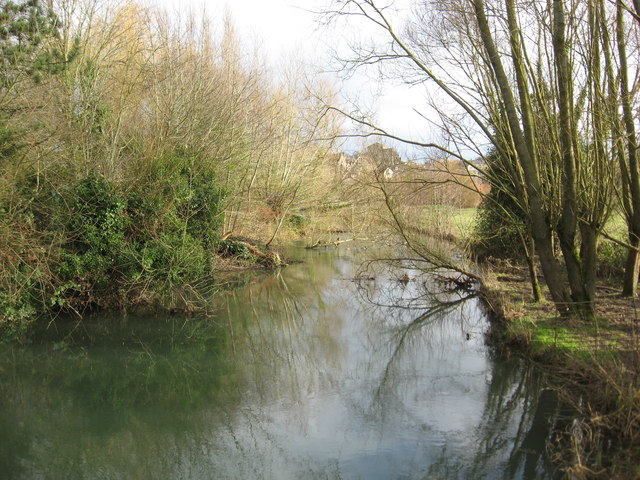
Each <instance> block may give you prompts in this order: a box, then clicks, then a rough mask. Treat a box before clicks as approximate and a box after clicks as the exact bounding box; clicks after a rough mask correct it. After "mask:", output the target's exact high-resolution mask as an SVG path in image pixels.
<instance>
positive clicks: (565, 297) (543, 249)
mask: <svg viewBox="0 0 640 480" xmlns="http://www.w3.org/2000/svg"><path fill="white" fill-rule="evenodd" d="M507 2H508V3H509V4H510V8H513V0H507ZM473 6H474V10H475V16H476V20H477V21H478V29H479V31H480V38H481V40H482V44H483V46H484V48H485V50H486V52H487V55H488V58H489V62H490V64H491V68H492V70H493V73H494V75H495V80H496V83H497V87H498V89H499V92H500V97H501V100H502V103H503V106H504V112H505V115H506V122H507V124H508V125H509V130H510V132H511V136H512V139H513V143H514V148H515V150H516V154H517V158H518V162H519V163H520V166H521V167H522V171H523V175H524V181H525V190H526V193H527V201H528V208H529V215H530V217H531V233H532V237H533V240H534V245H535V248H536V252H537V254H538V258H539V260H540V265H541V267H542V271H543V273H544V278H545V282H546V284H547V286H548V287H549V293H550V294H551V298H552V299H553V302H554V303H555V305H556V308H557V310H558V312H560V313H561V314H562V315H567V314H570V313H571V310H572V307H571V306H572V301H571V297H570V296H569V293H568V291H567V282H566V277H565V276H564V274H563V268H562V266H561V264H560V263H559V262H558V260H557V259H556V258H555V256H554V254H553V247H552V243H551V238H552V230H551V227H550V225H549V223H548V219H547V215H546V213H545V210H544V207H543V201H542V197H541V188H540V181H539V178H538V171H537V164H536V161H535V156H534V155H535V150H534V149H532V148H530V147H531V146H530V145H527V142H526V139H525V135H524V133H523V131H522V128H521V127H520V120H519V114H518V110H517V108H516V104H515V100H514V96H513V92H512V91H511V86H510V84H509V79H508V77H507V75H506V73H505V70H504V67H503V65H502V62H501V60H500V53H499V52H498V49H497V47H496V45H495V43H494V41H493V37H492V32H491V27H490V25H489V22H488V21H487V17H486V14H485V11H484V2H483V1H482V0H474V2H473ZM516 34H517V32H516ZM513 53H514V54H517V53H518V52H513Z"/></svg>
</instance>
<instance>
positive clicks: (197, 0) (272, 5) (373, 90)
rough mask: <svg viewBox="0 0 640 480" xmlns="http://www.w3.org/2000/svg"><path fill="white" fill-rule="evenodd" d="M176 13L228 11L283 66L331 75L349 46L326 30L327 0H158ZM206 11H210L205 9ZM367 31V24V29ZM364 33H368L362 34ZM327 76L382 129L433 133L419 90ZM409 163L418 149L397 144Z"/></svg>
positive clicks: (339, 33)
mask: <svg viewBox="0 0 640 480" xmlns="http://www.w3.org/2000/svg"><path fill="white" fill-rule="evenodd" d="M153 2H155V3H157V4H159V5H161V6H164V7H166V8H168V9H169V10H170V11H172V10H189V9H193V11H195V12H202V11H206V12H207V13H208V15H210V16H211V17H212V19H213V20H214V22H215V21H216V19H220V18H222V16H223V14H224V12H225V11H228V12H229V13H230V14H231V18H232V19H233V23H234V25H235V27H236V29H237V32H238V33H239V35H240V37H241V38H242V39H243V40H244V41H246V42H247V44H249V45H258V46H259V51H260V52H262V53H263V54H264V55H266V56H267V58H268V59H269V61H270V62H273V64H274V65H277V64H278V63H279V61H280V60H281V59H282V58H287V57H288V56H294V55H295V56H298V57H303V58H306V59H307V60H309V61H311V62H313V63H315V64H316V65H315V66H316V67H320V68H321V69H323V70H327V71H328V70H330V69H331V67H330V61H331V58H330V57H331V50H332V48H336V46H339V45H343V46H344V45H345V42H346V38H347V37H348V36H349V34H350V33H352V32H349V31H348V30H345V29H342V30H338V29H334V30H328V29H327V28H324V29H323V28H320V27H319V25H318V16H317V15H316V14H314V11H318V10H320V9H321V8H322V6H323V5H326V4H327V0H152V3H153ZM203 7H204V8H203ZM365 27H366V25H365ZM359 28H362V26H359ZM358 33H362V32H358ZM326 75H328V76H329V78H330V79H331V80H332V81H333V82H334V83H335V84H336V86H337V88H338V90H339V92H340V93H341V94H342V96H343V100H349V99H352V98H355V97H358V101H359V102H362V103H364V104H365V105H366V106H367V107H368V108H372V109H373V110H374V111H375V112H376V116H377V120H378V121H379V123H380V124H382V126H383V127H384V128H385V129H386V130H388V131H393V132H394V133H396V134H398V135H400V136H405V137H413V138H417V137H422V138H420V139H421V140H424V139H425V138H424V135H421V131H420V129H421V128H422V129H423V130H422V131H423V132H424V129H425V128H428V126H427V125H426V122H424V120H423V119H421V118H420V117H419V116H417V114H415V113H414V111H413V108H414V106H415V105H416V104H417V103H418V99H417V95H416V92H415V91H410V90H409V88H408V87H406V86H391V85H385V86H383V87H382V88H380V87H379V86H377V85H375V84H374V82H373V81H372V80H371V79H369V78H367V77H365V76H364V75H356V76H355V77H353V78H351V79H349V80H347V81H345V80H344V79H343V78H341V76H340V75H338V74H332V73H327V74H326ZM361 144H362V142H361V141H360V140H357V141H356V140H354V141H350V142H347V144H346V146H345V149H346V150H351V151H353V150H356V149H358V148H360V147H361ZM393 146H394V147H396V149H398V151H399V152H400V153H401V155H402V156H403V157H405V158H407V157H414V156H418V155H419V153H418V152H417V151H415V150H414V149H410V148H407V147H405V146H403V145H401V144H397V143H395V144H393Z"/></svg>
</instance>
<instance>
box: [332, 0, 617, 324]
mask: <svg viewBox="0 0 640 480" xmlns="http://www.w3.org/2000/svg"><path fill="white" fill-rule="evenodd" d="M594 5H596V4H595V2H591V1H590V2H577V1H567V0H552V1H549V2H542V1H534V2H527V3H526V5H525V4H524V3H520V2H516V1H515V0H488V1H485V0H425V1H420V2H415V3H414V7H415V9H414V17H413V18H414V21H413V22H412V23H409V24H408V25H407V26H406V28H405V29H404V30H401V29H396V28H395V24H394V16H393V13H392V10H391V6H390V5H382V3H381V2H379V1H376V0H349V1H334V2H332V4H331V7H330V8H329V10H330V12H331V14H333V15H334V16H335V17H338V18H352V19H365V20H367V21H368V22H370V24H372V25H374V26H375V27H376V28H377V29H378V32H379V33H382V34H384V39H385V40H384V41H382V42H378V43H372V44H368V45H367V46H366V47H365V48H359V49H356V50H354V53H355V54H356V55H355V56H353V57H351V58H350V59H349V60H348V62H347V63H346V64H345V65H347V66H351V67H359V66H365V65H371V64H375V65H376V66H378V67H380V69H381V70H382V71H383V72H384V71H387V72H388V71H392V72H394V73H395V74H396V78H398V76H399V78H401V79H402V80H404V81H405V82H407V83H408V84H412V85H416V84H420V85H426V86H427V88H430V92H431V94H432V95H433V94H434V93H435V94H436V95H439V96H441V97H446V98H448V99H449V105H450V104H454V105H456V106H457V107H458V112H456V114H450V113H449V112H448V111H447V110H446V109H443V108H439V109H437V112H438V114H439V115H440V120H442V122H443V123H447V125H446V132H447V134H448V140H450V141H451V140H453V141H457V142H459V141H460V140H461V139H466V140H468V145H471V146H477V145H478V144H481V143H482V142H483V141H482V140H478V138H482V139H484V141H488V143H489V144H491V145H492V146H493V147H494V148H495V149H496V151H498V152H499V153H500V154H501V155H502V157H503V158H505V159H512V164H511V165H509V166H508V168H507V169H505V171H507V172H509V174H510V175H511V184H513V185H516V188H515V191H513V192H507V193H509V194H512V195H514V196H515V197H516V198H515V200H516V201H517V203H518V205H520V206H521V207H522V211H523V215H524V217H525V218H523V219H522V220H523V223H524V224H525V225H526V227H527V231H528V232H529V234H530V236H531V238H532V239H533V244H534V246H535V251H536V253H537V257H538V259H539V262H540V266H541V268H542V270H543V273H544V279H545V282H546V284H547V286H548V288H549V292H550V294H551V297H552V299H553V301H554V303H555V305H556V307H557V309H558V311H559V312H560V313H562V314H563V315H571V314H582V315H585V316H587V317H590V316H592V315H593V310H594V299H595V272H596V246H597V240H598V237H599V235H600V230H601V228H602V225H603V223H604V221H605V219H606V216H607V214H608V208H609V205H610V198H611V196H610V192H611V185H612V184H613V181H612V178H613V177H612V175H613V168H612V167H611V165H612V163H613V162H612V159H611V158H610V156H608V155H607V152H608V151H609V150H610V149H608V148H607V147H608V146H609V145H610V143H611V138H610V135H609V129H608V127H607V126H606V125H602V124H601V123H598V121H596V120H597V119H599V118H601V117H602V114H603V112H600V111H599V110H600V109H601V108H602V100H603V98H602V91H603V88H602V85H605V87H604V91H606V84H607V81H608V78H607V77H606V75H604V74H603V73H602V72H601V69H600V66H601V64H602V63H603V61H604V60H603V56H602V55H601V53H600V44H601V31H600V29H599V26H598V22H596V21H592V22H588V21H585V20H587V18H588V17H589V15H593V16H594V18H597V16H598V15H600V13H601V12H600V11H599V9H596V8H594ZM567 11H570V12H571V15H568V14H567ZM377 38H378V39H379V38H382V35H381V36H379V37H377ZM385 66H389V67H391V69H385ZM446 108H448V109H450V108H451V107H450V106H448V107H446ZM460 114H462V115H460ZM463 117H466V118H468V119H471V120H472V122H473V123H474V125H475V127H476V128H475V131H474V132H473V133H469V131H468V127H467V126H466V124H465V123H464V122H463V121H461V120H460V119H461V118H463ZM352 118H357V116H355V115H352ZM594 119H596V120H594ZM361 123H362V124H364V125H366V126H368V127H371V128H372V131H371V133H372V134H381V135H384V134H386V133H387V132H385V131H384V130H382V129H380V128H377V127H376V126H375V124H373V122H371V121H362V122H361ZM396 138H398V137H397V136H396ZM399 139H401V140H404V141H407V142H408V143H412V144H414V145H418V146H424V147H431V148H437V149H440V150H442V151H445V152H451V150H452V149H453V150H455V148H456V147H455V146H454V147H452V146H451V145H452V144H451V142H450V143H449V144H446V143H438V142H435V143H428V142H420V141H416V140H415V139H406V138H399ZM476 151H478V152H479V153H480V154H482V153H483V149H482V148H477V147H476ZM488 180H489V181H490V182H491V180H492V179H491V178H488ZM492 187H493V188H498V189H499V188H501V185H500V184H497V183H494V184H493V185H492ZM556 242H557V243H558V244H559V246H560V250H561V253H562V257H561V258H559V257H558V256H557V255H556V249H555V245H556Z"/></svg>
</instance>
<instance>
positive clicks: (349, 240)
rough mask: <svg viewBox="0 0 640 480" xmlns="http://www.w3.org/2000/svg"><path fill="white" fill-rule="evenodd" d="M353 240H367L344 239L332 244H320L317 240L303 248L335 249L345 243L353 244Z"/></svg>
mask: <svg viewBox="0 0 640 480" xmlns="http://www.w3.org/2000/svg"><path fill="white" fill-rule="evenodd" d="M354 240H367V239H366V238H344V239H342V240H340V239H339V238H337V239H336V240H334V241H333V242H321V241H320V240H318V241H317V242H316V243H314V244H313V245H308V246H306V247H305V248H306V249H307V250H311V249H313V248H321V247H325V248H326V247H337V246H339V245H341V244H343V243H345V242H353V241H354Z"/></svg>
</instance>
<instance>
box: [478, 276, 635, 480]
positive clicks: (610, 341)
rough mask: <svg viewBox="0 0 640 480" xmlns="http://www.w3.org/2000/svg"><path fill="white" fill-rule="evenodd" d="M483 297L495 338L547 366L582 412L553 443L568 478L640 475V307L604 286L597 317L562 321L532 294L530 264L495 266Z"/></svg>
mask: <svg viewBox="0 0 640 480" xmlns="http://www.w3.org/2000/svg"><path fill="white" fill-rule="evenodd" d="M485 278H486V281H485V282H484V285H483V290H482V295H483V297H484V299H485V301H486V304H487V305H488V307H489V309H490V311H491V312H492V313H493V315H492V317H493V328H492V335H491V341H492V342H493V343H494V344H496V345H498V346H499V347H502V348H505V349H507V350H508V351H509V352H510V353H514V354H516V355H523V356H525V357H526V358H527V359H528V360H530V361H533V362H536V363H538V364H540V365H541V367H542V368H543V370H544V371H545V373H546V377H547V381H548V383H549V386H550V387H551V388H553V389H554V390H556V391H557V392H558V393H559V395H560V396H561V398H562V399H563V400H564V401H566V402H567V403H568V404H570V405H573V406H574V407H575V408H576V410H577V411H578V412H580V419H579V420H577V421H576V422H574V423H573V425H572V427H571V431H570V432H562V433H566V434H562V433H561V434H560V435H559V436H558V439H559V440H560V441H559V442H558V443H557V444H555V445H552V446H551V450H552V457H553V459H554V461H555V463H557V464H558V465H559V467H560V468H561V469H562V470H563V471H564V472H565V474H566V476H567V477H568V478H578V479H590V478H594V479H599V478H603V479H605V478H606V479H637V478H640V389H639V388H638V387H639V385H638V371H639V368H638V367H639V366H640V342H639V338H640V334H639V328H638V323H637V322H638V314H639V312H638V308H637V305H636V303H635V301H634V300H633V299H625V298H621V297H620V295H619V292H617V291H616V289H615V288H611V287H608V286H601V287H600V288H599V291H598V316H597V319H596V322H595V323H588V324H587V323H583V322H580V321H577V320H571V321H567V320H563V319H560V318H558V316H557V314H556V313H555V309H554V306H553V303H552V302H550V301H548V300H543V301H542V302H539V303H535V302H533V301H532V300H531V298H532V296H531V294H530V285H529V282H528V276H527V272H526V269H524V268H522V267H517V266H512V265H509V264H501V265H493V266H492V267H491V269H490V271H489V273H488V274H487V275H486V277H485Z"/></svg>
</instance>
